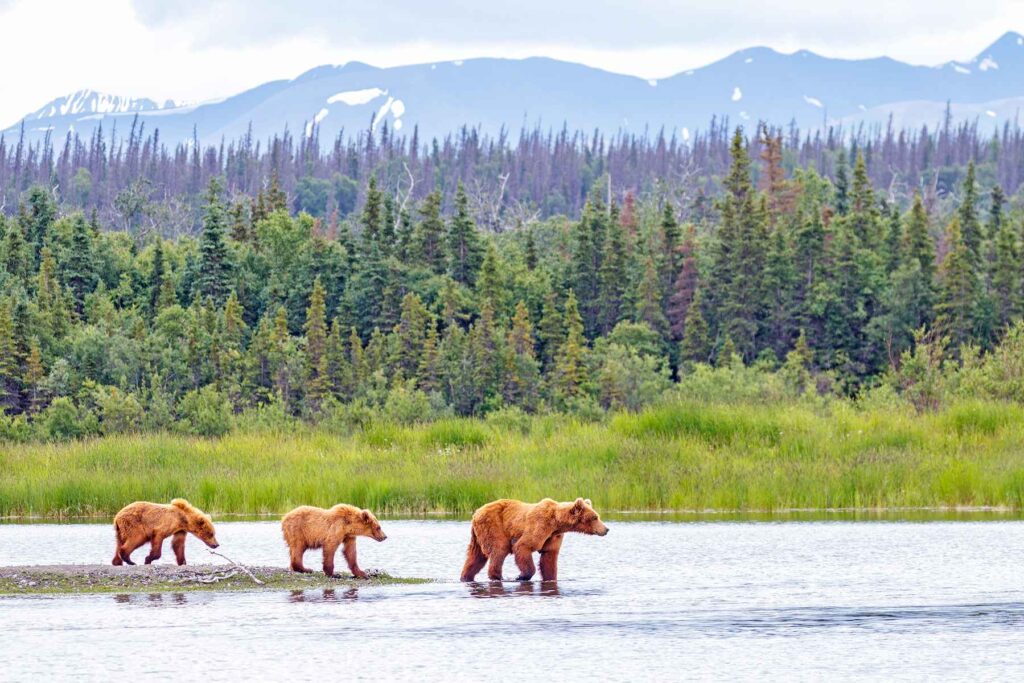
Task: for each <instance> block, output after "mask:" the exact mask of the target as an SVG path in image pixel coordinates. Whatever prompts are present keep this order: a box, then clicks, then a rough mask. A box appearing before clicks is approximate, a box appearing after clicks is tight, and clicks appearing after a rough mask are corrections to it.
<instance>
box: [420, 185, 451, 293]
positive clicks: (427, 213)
mask: <svg viewBox="0 0 1024 683" xmlns="http://www.w3.org/2000/svg"><path fill="white" fill-rule="evenodd" d="M419 214H420V222H419V223H418V224H417V225H416V232H415V235H414V240H413V243H414V245H415V253H416V259H418V260H419V261H420V262H421V263H422V264H423V265H424V266H426V267H427V268H428V269H429V270H431V271H433V272H434V273H437V274H438V275H440V274H441V273H443V272H444V271H445V244H444V238H445V230H444V220H442V218H441V193H440V191H438V190H434V191H433V192H431V193H430V194H428V195H427V196H426V197H425V198H424V199H423V203H422V204H421V205H420V209H419Z"/></svg>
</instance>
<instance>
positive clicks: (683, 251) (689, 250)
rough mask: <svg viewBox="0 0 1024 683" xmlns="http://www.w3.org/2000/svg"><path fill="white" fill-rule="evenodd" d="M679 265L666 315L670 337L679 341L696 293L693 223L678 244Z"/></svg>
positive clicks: (696, 273) (683, 333)
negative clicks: (681, 241)
mask: <svg viewBox="0 0 1024 683" xmlns="http://www.w3.org/2000/svg"><path fill="white" fill-rule="evenodd" d="M679 257H680V266H679V271H678V272H677V273H676V276H675V282H673V284H672V296H671V297H669V301H668V310H667V311H666V313H667V316H668V321H669V325H670V327H671V332H672V339H673V341H676V342H681V341H682V340H683V336H684V335H685V333H686V319H687V316H688V315H689V312H690V305H691V304H692V303H693V297H694V295H696V293H697V278H698V272H697V232H696V229H695V228H694V227H693V225H690V226H689V227H688V228H687V230H686V238H685V239H684V240H683V243H682V244H681V245H679Z"/></svg>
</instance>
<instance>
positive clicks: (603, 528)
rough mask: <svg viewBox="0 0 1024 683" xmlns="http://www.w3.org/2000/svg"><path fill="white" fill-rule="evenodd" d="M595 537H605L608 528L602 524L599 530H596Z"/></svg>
mask: <svg viewBox="0 0 1024 683" xmlns="http://www.w3.org/2000/svg"><path fill="white" fill-rule="evenodd" d="M597 535H598V536H607V535H608V527H606V526H605V525H604V524H602V525H601V528H600V529H598V530H597Z"/></svg>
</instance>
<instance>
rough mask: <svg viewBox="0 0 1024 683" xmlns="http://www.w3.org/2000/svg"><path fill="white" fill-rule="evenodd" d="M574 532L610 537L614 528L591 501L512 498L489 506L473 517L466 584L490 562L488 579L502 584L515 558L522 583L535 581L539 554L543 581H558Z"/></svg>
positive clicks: (464, 568)
mask: <svg viewBox="0 0 1024 683" xmlns="http://www.w3.org/2000/svg"><path fill="white" fill-rule="evenodd" d="M570 531H576V532H579V533H584V534H594V535H597V536H604V535H605V534H607V533H608V527H606V526H605V525H604V523H603V522H601V518H600V517H599V516H598V514H597V513H596V512H595V511H594V508H593V507H592V506H591V503H590V501H589V500H585V499H583V498H577V499H576V500H575V501H574V502H572V503H558V502H555V501H553V500H551V499H550V498H545V499H544V500H542V501H540V502H539V503H523V502H521V501H518V500H508V499H503V500H496V501H494V502H493V503H488V504H487V505H484V506H483V507H482V508H480V509H479V510H477V511H476V513H475V514H474V515H473V523H472V526H471V529H470V532H469V549H468V550H467V551H466V564H465V565H464V566H463V567H462V580H463V581H472V580H474V579H475V578H476V575H477V573H478V572H479V571H480V570H481V569H483V567H484V565H485V564H487V561H488V560H490V565H489V566H488V568H487V577H488V578H489V579H491V580H492V581H501V566H502V564H503V563H504V562H505V557H506V556H508V555H510V554H511V555H514V556H515V559H516V565H517V566H518V567H519V577H518V579H517V580H518V581H529V580H530V579H531V578H533V575H534V572H535V571H536V569H535V568H534V564H533V553H538V552H539V553H540V577H541V580H543V581H554V580H555V579H557V578H558V552H559V550H561V548H562V536H563V534H565V533H567V532H570Z"/></svg>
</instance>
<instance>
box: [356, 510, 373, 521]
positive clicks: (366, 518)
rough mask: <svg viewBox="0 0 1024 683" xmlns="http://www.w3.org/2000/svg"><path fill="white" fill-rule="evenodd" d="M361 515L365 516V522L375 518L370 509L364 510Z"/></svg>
mask: <svg viewBox="0 0 1024 683" xmlns="http://www.w3.org/2000/svg"><path fill="white" fill-rule="evenodd" d="M359 516H360V517H362V518H363V521H364V522H369V521H370V520H371V519H372V518H373V515H371V514H370V511H369V510H363V511H362V513H361V514H360V515H359Z"/></svg>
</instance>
